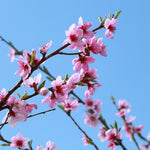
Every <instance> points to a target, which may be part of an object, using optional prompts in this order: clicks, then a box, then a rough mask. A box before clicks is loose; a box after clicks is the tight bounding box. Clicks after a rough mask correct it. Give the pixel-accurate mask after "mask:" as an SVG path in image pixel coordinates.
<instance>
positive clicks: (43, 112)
mask: <svg viewBox="0 0 150 150" xmlns="http://www.w3.org/2000/svg"><path fill="white" fill-rule="evenodd" d="M54 110H56V108H54V109H49V110H46V111H42V112H39V113H37V114H33V115H29V116H28V117H27V118H31V117H34V116H38V115H41V114H45V113H47V112H50V111H54ZM3 124H8V122H5V123H2V124H0V126H3Z"/></svg>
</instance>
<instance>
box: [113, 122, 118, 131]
mask: <svg viewBox="0 0 150 150" xmlns="http://www.w3.org/2000/svg"><path fill="white" fill-rule="evenodd" d="M114 128H116V129H117V131H118V125H117V122H116V121H114Z"/></svg>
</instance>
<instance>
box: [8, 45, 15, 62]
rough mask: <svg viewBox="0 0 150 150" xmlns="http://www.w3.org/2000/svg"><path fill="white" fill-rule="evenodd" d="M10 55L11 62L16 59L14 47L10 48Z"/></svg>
mask: <svg viewBox="0 0 150 150" xmlns="http://www.w3.org/2000/svg"><path fill="white" fill-rule="evenodd" d="M8 56H9V57H10V58H11V62H13V61H14V60H15V50H14V49H13V48H12V47H11V48H10V53H9V54H8Z"/></svg>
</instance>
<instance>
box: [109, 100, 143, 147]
mask: <svg viewBox="0 0 150 150" xmlns="http://www.w3.org/2000/svg"><path fill="white" fill-rule="evenodd" d="M111 100H112V103H113V104H114V106H115V107H116V109H117V111H118V112H119V111H120V110H119V108H118V106H117V104H116V102H115V99H114V98H113V97H111ZM121 118H122V119H123V121H124V123H125V125H126V126H127V128H128V129H129V127H128V124H127V123H126V120H125V116H121ZM129 130H130V129H129ZM131 134H132V140H133V141H134V143H135V145H136V147H137V149H138V150H140V147H139V145H138V142H137V141H136V139H135V136H134V132H132V133H131Z"/></svg>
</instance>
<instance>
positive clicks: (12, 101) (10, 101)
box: [6, 95, 16, 106]
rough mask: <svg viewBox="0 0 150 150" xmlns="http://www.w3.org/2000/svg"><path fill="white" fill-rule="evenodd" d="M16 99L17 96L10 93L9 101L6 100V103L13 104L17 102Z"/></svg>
mask: <svg viewBox="0 0 150 150" xmlns="http://www.w3.org/2000/svg"><path fill="white" fill-rule="evenodd" d="M15 100H16V97H15V96H13V95H10V96H9V98H8V99H7V101H6V104H7V105H8V106H11V105H12V104H14V103H15Z"/></svg>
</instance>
